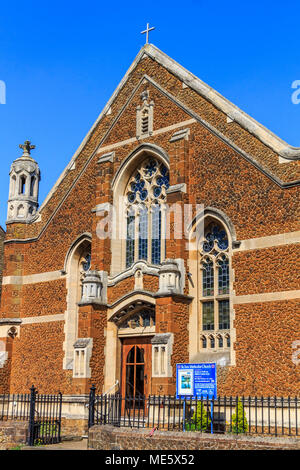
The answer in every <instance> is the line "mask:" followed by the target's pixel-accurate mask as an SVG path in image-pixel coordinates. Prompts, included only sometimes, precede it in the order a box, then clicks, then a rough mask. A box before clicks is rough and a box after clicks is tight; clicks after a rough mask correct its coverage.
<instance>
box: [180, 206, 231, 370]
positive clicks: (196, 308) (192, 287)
mask: <svg viewBox="0 0 300 470" xmlns="http://www.w3.org/2000/svg"><path fill="white" fill-rule="evenodd" d="M207 219H209V222H210V221H211V222H216V223H218V224H219V225H221V226H222V227H223V228H224V229H225V231H226V233H227V237H228V242H229V246H228V252H227V254H228V259H229V295H226V296H218V295H216V296H215V300H216V301H218V300H217V299H219V298H220V299H223V298H224V299H225V297H226V299H229V315H230V329H229V330H205V331H203V330H202V326H201V325H202V308H200V305H201V303H202V301H203V300H210V298H208V297H207V298H203V297H202V273H201V267H200V262H201V257H202V254H201V255H200V253H199V249H198V247H197V249H196V250H195V251H192V252H190V257H189V261H188V265H189V276H190V279H191V281H190V282H189V295H191V296H193V297H194V300H193V302H192V303H191V307H190V308H191V311H190V325H189V332H190V345H189V352H190V358H192V357H194V356H196V355H197V354H198V353H199V352H205V353H207V352H209V353H212V354H214V353H216V354H217V353H218V352H221V351H225V352H226V351H228V352H230V364H229V365H235V351H234V348H233V345H234V342H235V339H236V333H235V329H234V328H233V323H234V318H235V315H234V307H233V299H234V298H235V293H234V290H233V283H234V270H233V269H232V264H231V260H232V254H233V250H234V249H235V248H238V247H239V246H240V242H238V241H237V240H236V235H235V230H234V226H233V224H232V223H231V221H230V219H229V218H228V217H227V216H226V215H225V214H223V213H222V212H221V211H219V210H216V209H213V208H209V207H208V208H206V209H205V210H204V212H202V213H201V214H198V215H197V216H196V218H195V219H194V221H193V224H192V226H191V227H190V238H191V240H192V237H193V234H194V231H195V229H196V226H197V225H198V224H200V223H201V224H205V223H206V221H207ZM217 287H218V284H216V280H215V289H217ZM216 315H218V311H216V306H215V316H216ZM196 331H197V335H196ZM227 334H229V335H230V348H227V347H226V335H227ZM219 335H222V337H223V347H222V348H219V347H218V336H219ZM203 336H205V337H206V340H207V348H206V349H203V348H202V347H201V340H202V337H203ZM210 336H213V337H214V340H215V348H213V349H211V348H210V344H209V341H210Z"/></svg>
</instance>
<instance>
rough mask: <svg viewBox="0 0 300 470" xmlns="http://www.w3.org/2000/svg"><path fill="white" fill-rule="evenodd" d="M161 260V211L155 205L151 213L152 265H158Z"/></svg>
mask: <svg viewBox="0 0 300 470" xmlns="http://www.w3.org/2000/svg"><path fill="white" fill-rule="evenodd" d="M160 259H161V211H160V206H159V205H156V206H155V207H154V210H153V211H152V259H151V261H152V264H159V263H160Z"/></svg>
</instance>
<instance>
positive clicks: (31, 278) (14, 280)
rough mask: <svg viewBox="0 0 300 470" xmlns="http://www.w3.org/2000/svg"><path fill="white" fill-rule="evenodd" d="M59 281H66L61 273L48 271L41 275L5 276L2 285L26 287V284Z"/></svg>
mask: <svg viewBox="0 0 300 470" xmlns="http://www.w3.org/2000/svg"><path fill="white" fill-rule="evenodd" d="M59 279H65V276H64V275H62V273H61V271H48V272H45V273H39V274H29V275H26V276H5V277H4V278H3V280H2V284H3V285H4V286H5V285H10V284H13V285H26V284H38V283H40V282H50V281H57V280H59Z"/></svg>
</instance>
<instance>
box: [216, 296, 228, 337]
mask: <svg viewBox="0 0 300 470" xmlns="http://www.w3.org/2000/svg"><path fill="white" fill-rule="evenodd" d="M218 304H219V330H229V328H230V317H229V300H219V302H218Z"/></svg>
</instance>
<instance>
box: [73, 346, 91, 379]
mask: <svg viewBox="0 0 300 470" xmlns="http://www.w3.org/2000/svg"><path fill="white" fill-rule="evenodd" d="M92 350H93V338H78V339H77V340H76V341H75V343H74V360H73V363H74V367H73V378H74V379H86V378H90V377H91V368H90V359H91V356H92Z"/></svg>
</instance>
